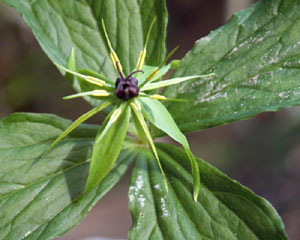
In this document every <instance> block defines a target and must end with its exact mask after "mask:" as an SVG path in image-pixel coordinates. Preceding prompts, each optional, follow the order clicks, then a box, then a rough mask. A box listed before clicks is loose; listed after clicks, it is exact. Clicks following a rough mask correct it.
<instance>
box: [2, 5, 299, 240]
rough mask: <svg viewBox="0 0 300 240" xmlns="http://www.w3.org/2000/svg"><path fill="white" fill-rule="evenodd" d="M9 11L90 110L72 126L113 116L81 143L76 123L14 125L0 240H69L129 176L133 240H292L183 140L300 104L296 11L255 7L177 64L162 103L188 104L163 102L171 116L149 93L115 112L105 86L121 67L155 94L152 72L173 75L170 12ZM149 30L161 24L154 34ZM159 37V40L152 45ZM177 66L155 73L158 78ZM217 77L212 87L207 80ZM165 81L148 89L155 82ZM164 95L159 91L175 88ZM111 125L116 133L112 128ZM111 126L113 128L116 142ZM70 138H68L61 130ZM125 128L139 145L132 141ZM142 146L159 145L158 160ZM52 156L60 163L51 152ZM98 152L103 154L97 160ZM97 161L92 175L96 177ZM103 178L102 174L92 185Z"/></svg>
mask: <svg viewBox="0 0 300 240" xmlns="http://www.w3.org/2000/svg"><path fill="white" fill-rule="evenodd" d="M5 2H6V3H8V4H9V5H11V6H13V7H15V8H16V9H17V10H18V11H19V12H20V13H21V14H22V15H23V17H24V20H25V21H26V23H27V24H28V26H29V27H30V28H31V29H32V30H33V33H34V34H35V36H36V37H37V39H38V41H39V42H40V44H41V46H42V48H43V49H44V51H45V52H46V54H47V55H48V56H49V57H50V59H51V60H52V61H53V62H55V63H57V64H59V65H61V66H66V67H67V68H65V67H60V68H61V69H62V70H63V72H64V73H65V76H66V78H67V79H68V81H69V82H70V83H71V85H72V86H73V87H74V89H75V90H76V91H77V92H78V93H79V96H84V99H85V100H86V101H88V102H89V103H90V104H91V105H92V106H94V107H95V108H94V110H92V112H89V114H88V115H84V116H83V117H82V118H80V121H78V122H76V126H77V123H80V122H81V120H84V119H85V117H88V116H89V115H90V114H94V113H96V112H97V111H100V109H102V108H103V109H104V107H106V108H105V109H104V111H105V112H106V114H108V117H107V120H106V121H104V123H103V124H102V125H101V127H100V130H99V129H98V127H97V126H94V125H87V124H81V125H79V126H78V127H77V128H75V129H74V130H73V127H74V126H75V125H71V122H70V121H68V120H65V119H62V118H60V117H57V116H54V115H47V114H28V113H27V114H25V113H16V114H12V115H10V116H8V117H6V118H4V119H2V120H1V121H0V152H1V154H0V162H1V166H2V168H1V170H0V173H1V174H0V176H1V180H0V183H1V188H0V208H1V213H0V219H1V221H0V238H1V239H50V238H54V237H58V236H61V235H62V234H63V233H65V232H66V231H68V230H69V229H71V228H72V227H73V226H75V225H76V224H78V223H79V222H80V221H81V220H82V219H83V217H84V216H85V215H86V214H87V212H88V211H89V210H90V209H91V207H92V206H93V205H94V204H95V203H96V202H97V201H98V200H99V199H100V198H101V197H102V196H103V195H104V194H105V193H106V192H107V191H109V190H110V189H111V188H112V187H113V186H114V185H115V184H116V183H117V182H118V181H119V180H120V178H121V177H122V175H123V174H124V173H125V172H126V170H127V168H128V166H129V164H131V163H133V162H134V168H133V171H132V174H131V183H130V186H129V208H130V211H131V213H132V218H133V226H132V228H131V230H130V231H129V238H130V239H163V238H166V239H286V238H287V237H286V234H285V232H284V226H283V223H282V221H281V219H280V217H279V216H278V214H277V213H276V211H275V210H274V208H273V207H272V206H271V205H270V204H269V203H268V202H267V201H266V200H264V199H262V198H260V197H258V196H256V195H255V194H254V193H253V192H251V191H250V190H249V189H247V188H245V187H243V186H242V185H240V184H239V183H237V182H236V181H233V180H231V179H230V178H229V177H227V176H225V175H224V174H223V173H221V172H219V171H218V170H217V169H215V168H213V167H212V166H210V165H209V164H207V163H206V162H204V161H203V160H201V159H198V158H197V159H195V158H194V157H193V156H192V155H191V153H190V151H189V148H188V145H187V142H186V140H185V137H184V135H182V134H181V132H180V131H182V132H190V131H198V130H201V129H204V128H208V127H214V126H218V125H222V124H226V123H229V122H232V121H236V120H240V119H245V118H249V117H251V116H253V115H255V114H258V113H260V112H263V111H275V110H279V109H282V108H284V107H290V106H294V105H298V104H299V102H300V99H299V80H298V78H299V75H300V73H299V69H298V68H299V55H300V37H299V32H300V31H299V29H298V26H299V21H300V20H299V19H300V18H299V15H300V11H299V10H300V2H299V1H296V0H282V1H279V0H271V1H270V0H269V1H260V2H258V3H256V4H254V5H253V6H252V7H250V8H248V9H245V10H243V11H241V12H238V13H237V14H236V15H235V16H234V17H233V18H232V19H231V21H230V22H229V23H228V24H226V25H225V26H223V27H221V28H220V29H218V30H216V31H214V32H212V33H211V34H210V35H208V36H207V37H205V38H202V39H200V40H199V41H198V42H197V43H196V44H195V46H194V47H193V49H192V50H191V51H190V52H189V53H188V54H187V55H186V56H185V57H184V58H183V59H182V60H181V61H180V63H179V64H178V62H175V63H176V64H171V65H173V66H172V67H176V70H175V72H174V74H173V76H172V78H176V79H180V80H178V81H181V80H188V81H185V82H182V83H180V84H179V85H174V86H168V87H166V88H164V90H163V92H162V95H163V96H165V97H166V98H167V99H173V100H174V99H177V100H178V99H184V100H187V102H180V101H179V102H178V101H165V105H162V104H161V103H160V102H158V101H157V100H154V99H153V98H157V99H162V100H165V99H164V97H162V96H161V95H157V93H156V92H147V96H149V97H150V96H151V98H146V97H143V96H142V95H143V94H140V95H139V98H132V99H125V100H128V101H123V100H118V101H117V102H114V104H115V106H117V107H118V106H119V108H120V109H121V108H122V110H124V111H119V110H115V109H113V108H109V106H108V104H105V103H103V100H108V101H109V102H113V101H114V100H112V99H117V98H116V97H115V95H114V94H113V92H114V91H115V88H114V87H113V85H112V84H113V83H111V84H110V80H115V79H117V78H118V77H119V76H118V72H121V71H122V70H121V69H120V71H115V70H116V69H117V70H118V68H117V62H119V63H122V67H123V71H124V73H125V74H126V75H128V74H129V73H130V72H131V71H133V69H135V68H136V69H137V70H140V69H143V70H144V72H145V74H142V73H139V75H137V78H138V80H139V84H142V83H143V81H147V76H149V74H150V76H151V71H153V70H154V71H155V69H157V68H156V67H155V66H160V65H161V63H162V62H163V63H164V60H165V34H166V22H167V12H166V8H165V2H164V1H163V0H155V1H153V0H144V1H132V0H124V1H123V2H122V4H121V3H120V2H119V1H112V0H110V1H83V0H81V1H79V0H77V1H75V0H65V1H46V0H40V1H30V0H21V1H19V0H18V1H17V0H5ZM117 3H118V5H117V6H118V7H117V8H116V4H117ZM137 10H138V11H137ZM153 18H156V19H157V20H156V23H155V24H152V21H153ZM101 19H103V20H104V22H105V25H106V28H107V32H108V33H107V35H108V36H109V39H110V41H111V44H109V43H108V42H109V41H108V39H107V37H106V33H105V29H103V27H102V21H101ZM119 19H122V21H120V20H119ZM125 19H126V21H125ZM150 26H152V31H151V37H149V38H147V36H148V35H149V32H150V31H149V28H151V27H150ZM146 39H149V40H146ZM145 42H146V48H145V49H146V50H147V52H148V54H147V57H146V58H144V56H145V50H143V49H144V44H145ZM73 47H74V51H72V48H73ZM114 50H115V51H114ZM141 51H142V52H141ZM115 52H116V53H117V54H118V57H117V56H116V55H115ZM70 53H71V54H70ZM109 56H111V58H112V59H113V63H114V64H112V63H111V62H110V60H109ZM144 60H145V63H146V65H145V67H144V68H142V65H143V64H142V62H143V61H144ZM67 62H68V64H66V63H67ZM75 62H76V64H75ZM137 62H138V64H136V63H137ZM171 65H170V64H169V65H166V67H163V68H161V69H160V71H161V73H162V75H163V73H165V72H166V71H168V69H169V67H171ZM153 66H154V67H153ZM78 69H79V70H78ZM210 73H215V76H212V77H205V78H199V76H201V75H203V74H205V75H206V74H210ZM79 74H80V75H79ZM162 75H160V74H159V75H157V76H158V78H157V79H151V80H159V78H161V76H162ZM104 76H105V77H104ZM188 76H192V77H188ZM103 80H104V81H103ZM148 80H149V78H148ZM131 81H134V80H132V79H131ZM87 83H89V84H87ZM90 83H93V84H92V85H91V84H90ZM159 83H160V84H158V85H157V86H158V87H161V86H164V84H166V82H163V81H162V82H159ZM153 84H156V83H153ZM144 86H147V85H144ZM148 86H149V85H148ZM95 90H96V91H97V92H93V91H95ZM146 90H152V89H146ZM83 92H88V93H84V94H82V93H83ZM95 93H96V95H95ZM97 94H98V95H97ZM76 96H78V94H77V95H76ZM73 97H74V96H73ZM104 98H105V99H104ZM121 98H122V97H121ZM141 99H142V100H141ZM134 101H139V105H141V106H142V107H141V109H143V111H144V112H143V115H144V116H145V117H146V118H147V119H148V120H150V123H151V124H150V125H149V128H150V130H149V131H148V130H147V129H148V128H147V126H146V124H145V122H144V121H143V115H142V114H141V112H140V110H139V109H140V107H139V105H137V103H134ZM124 103H126V104H124ZM103 104H105V105H103ZM99 106H101V107H99ZM129 106H131V107H132V112H133V115H132V116H133V118H132V122H130V117H129V115H130V113H129V112H130V108H129ZM166 109H167V110H166ZM112 110H114V111H112ZM116 112H117V113H118V114H116ZM158 112H159V113H158ZM162 112H163V113H164V115H162V114H161V113H162ZM169 112H170V114H171V116H172V117H173V118H174V120H175V122H176V124H177V125H178V127H179V129H180V131H179V129H178V128H177V126H176V124H175V122H173V120H172V118H170V115H169ZM111 115H113V116H114V117H113V118H112V119H116V120H115V121H110V120H109V119H111ZM161 115H162V116H161ZM116 116H117V118H115V117H116ZM163 117H164V118H163ZM166 118H167V119H168V120H167V121H163V120H165V119H166ZM162 119H163V120H162ZM166 122H167V123H168V124H165V123H166ZM110 124H112V125H114V124H115V126H113V127H110V128H107V126H111V125H110ZM152 124H153V125H152ZM70 125H71V126H72V129H70V130H73V131H68V130H65V129H67V128H68V127H69V126H70ZM127 126H128V129H129V131H130V132H131V133H133V135H135V136H136V139H134V138H131V137H127V138H126V132H127ZM105 129H109V131H104V130H105ZM161 130H164V131H165V132H166V133H167V134H169V135H171V136H172V137H173V138H175V139H176V140H177V141H179V142H180V143H182V145H183V146H184V148H185V150H186V152H184V151H182V150H181V149H180V148H177V147H174V146H171V145H167V144H159V143H157V144H155V145H154V144H153V143H152V138H157V137H159V136H163V135H164V132H163V131H161ZM64 131H67V132H64ZM103 132H104V133H105V134H104V135H103V134H101V133H103ZM65 133H67V134H68V137H66V138H65V139H64V140H62V141H61V142H60V144H57V145H56V146H55V147H54V148H52V146H51V143H53V141H54V140H55V139H56V138H57V137H59V136H62V137H63V136H64V135H65ZM99 133H100V134H99ZM61 134H63V135H61ZM95 137H96V144H95V145H94V148H93V144H94V139H95ZM125 138H126V139H125ZM98 139H99V142H100V143H101V144H100V145H99V144H97V141H98ZM107 139H110V141H107ZM124 139H125V141H124V144H123V149H122V150H121V144H122V142H123V140H124ZM59 140H60V139H59ZM146 142H150V148H149V147H148V145H147V144H145V143H146ZM55 143H56V142H55ZM111 143H113V145H111ZM49 146H50V148H52V149H51V151H49V152H46V151H47V149H49ZM103 146H104V147H103ZM101 147H102V148H101ZM98 148H99V149H98ZM103 148H105V149H106V151H107V152H101V151H102V150H103ZM119 151H120V155H119V157H118V159H117V161H116V163H115V164H114V165H113V166H112V164H113V163H114V161H115V159H116V157H117V155H118V154H119ZM45 152H46V154H45ZM95 152H96V155H97V157H96V158H95V157H94V154H95ZM153 152H154V155H153ZM108 153H109V154H108ZM186 153H188V154H186ZM98 156H101V158H98ZM90 159H92V163H93V162H96V165H95V166H96V167H93V166H91V170H90V166H89V165H90V164H89V162H90ZM103 159H106V161H105V163H108V164H106V165H104V164H101V165H100V168H99V165H98V163H97V161H98V160H101V161H102V160H103ZM157 160H160V162H161V165H162V168H160V167H159V164H157V163H158V162H157ZM191 163H192V164H191ZM193 163H196V164H197V165H198V167H199V168H198V167H195V165H193ZM191 166H194V167H193V170H192V169H191ZM111 168H112V169H111ZM97 169H100V170H101V171H100V173H99V172H97V173H96V174H93V173H91V172H92V170H95V171H98V170H97ZM109 170H110V171H109ZM197 170H199V172H200V177H201V185H200V188H199V184H198V183H197V181H198V180H199V177H198V174H197ZM89 172H90V174H89ZM163 172H165V174H166V178H165V177H164V175H163ZM191 172H193V173H194V174H193V175H192V174H191ZM88 176H89V178H90V177H91V176H92V178H93V179H92V180H90V181H89V180H87V179H88ZM193 176H194V177H193ZM101 178H103V179H102V180H101ZM100 180H101V182H100V184H97V183H98V182H99V181H100ZM86 182H88V189H87V190H86V191H85V188H86ZM166 182H167V185H168V190H167V188H166V187H164V185H166ZM95 185H96V186H95ZM193 189H194V191H193ZM198 190H199V195H198V199H197V192H198ZM193 192H194V197H193ZM195 200H197V201H195Z"/></svg>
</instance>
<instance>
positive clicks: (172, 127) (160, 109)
mask: <svg viewBox="0 0 300 240" xmlns="http://www.w3.org/2000/svg"><path fill="white" fill-rule="evenodd" d="M139 102H140V103H141V105H142V109H143V114H144V115H145V117H146V119H148V120H149V121H150V122H151V123H152V124H153V125H154V126H155V127H157V128H158V129H160V130H162V131H164V132H165V133H167V134H168V135H169V136H170V137H171V138H173V139H174V140H175V141H177V142H179V143H180V144H181V145H182V146H183V148H184V150H185V151H186V154H187V156H188V158H189V160H190V164H191V168H192V175H193V177H194V191H193V192H194V200H195V201H197V197H198V193H199V189H200V175H199V169H198V165H197V162H196V160H195V157H194V155H193V153H192V152H191V150H190V146H189V143H188V141H187V139H186V137H185V136H184V134H183V133H182V132H181V131H180V130H179V128H178V127H177V124H176V123H175V121H174V120H173V118H172V116H171V115H170V113H169V112H168V110H167V109H166V108H165V106H164V105H163V104H162V103H160V102H159V101H158V100H155V99H151V98H140V100H139Z"/></svg>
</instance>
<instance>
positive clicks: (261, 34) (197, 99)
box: [163, 0, 300, 132]
mask: <svg viewBox="0 0 300 240" xmlns="http://www.w3.org/2000/svg"><path fill="white" fill-rule="evenodd" d="M299 24H300V2H299V1H298V0H282V1H279V0H270V1H259V2H258V3H256V4H254V5H252V6H251V7H250V8H248V9H244V10H242V11H240V12H238V13H236V14H235V15H234V16H233V17H232V19H231V20H230V21H229V23H227V24H226V25H225V26H222V27H220V28H219V29H217V30H215V31H213V32H212V33H211V34H209V35H208V36H206V37H204V38H201V39H200V40H198V41H197V42H196V44H195V46H194V47H193V49H192V50H191V51H189V52H188V53H187V55H186V56H185V57H184V59H183V60H182V61H181V64H180V67H179V68H178V70H177V71H176V72H175V74H174V76H172V77H184V76H191V75H200V74H207V73H216V76H214V77H211V78H207V79H200V80H195V81H189V82H185V83H182V84H180V85H176V86H173V87H168V88H166V89H165V91H164V92H163V94H164V95H165V96H166V97H170V98H182V99H189V100H190V102H189V103H187V104H186V103H182V104H178V103H172V102H168V103H167V107H168V109H169V110H170V113H171V115H172V116H173V117H174V118H175V121H176V122H177V124H178V125H179V127H180V129H181V130H182V131H184V132H190V131H197V130H200V129H204V128H209V127H214V126H218V125H223V124H226V123H229V122H232V121H236V120H240V119H246V118H249V117H251V116H253V115H256V114H258V113H261V112H264V111H277V110H280V109H282V108H286V107H291V106H296V105H299V104H300V84H299V79H300V69H299V66H300V65H299V61H300V28H299V27H298V26H299Z"/></svg>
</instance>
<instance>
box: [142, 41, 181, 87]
mask: <svg viewBox="0 0 300 240" xmlns="http://www.w3.org/2000/svg"><path fill="white" fill-rule="evenodd" d="M178 48H179V47H178V46H177V47H176V48H174V49H173V50H172V51H171V52H170V53H169V54H168V56H167V57H166V58H165V60H164V61H163V62H162V63H161V64H160V65H159V66H158V67H156V68H154V69H153V70H152V71H151V72H150V74H148V75H147V78H146V80H145V81H143V82H142V84H141V85H140V88H141V87H143V86H144V85H145V84H147V83H150V82H153V81H155V79H157V78H156V75H157V74H158V72H159V71H160V70H161V69H162V68H163V67H165V64H166V63H167V61H168V60H169V59H170V57H171V56H172V55H173V54H174V53H175V52H176V51H177V50H178ZM168 65H169V66H171V65H170V64H168Z"/></svg>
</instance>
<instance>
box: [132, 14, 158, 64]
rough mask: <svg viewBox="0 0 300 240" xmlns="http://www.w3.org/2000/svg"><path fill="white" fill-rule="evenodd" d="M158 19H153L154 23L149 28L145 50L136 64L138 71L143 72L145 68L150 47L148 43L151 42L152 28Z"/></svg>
mask: <svg viewBox="0 0 300 240" xmlns="http://www.w3.org/2000/svg"><path fill="white" fill-rule="evenodd" d="M156 19H157V18H156V17H155V18H154V19H153V21H152V23H151V25H150V27H149V30H148V33H147V37H146V42H145V46H144V49H143V50H142V51H141V53H140V56H139V59H138V61H137V64H136V68H137V70H141V69H142V68H143V66H144V62H145V58H146V55H147V46H148V42H149V38H150V33H151V31H152V28H153V26H154V24H155V22H156Z"/></svg>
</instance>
